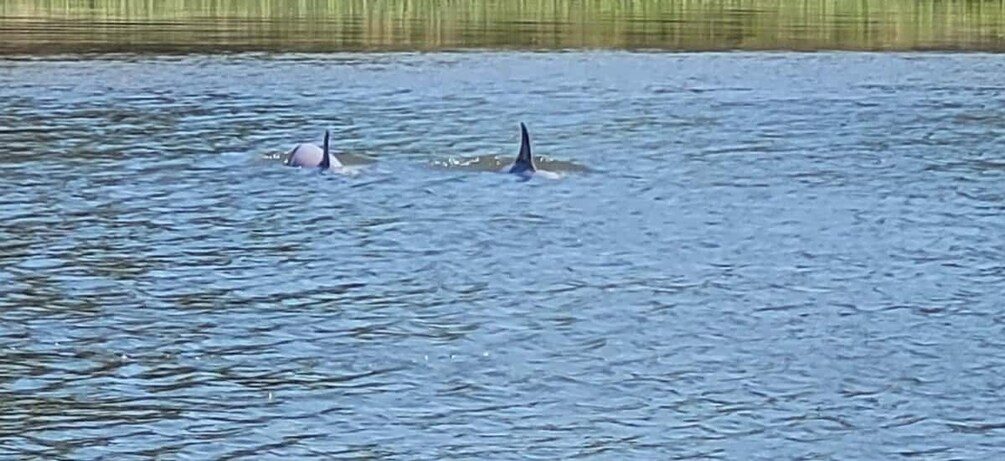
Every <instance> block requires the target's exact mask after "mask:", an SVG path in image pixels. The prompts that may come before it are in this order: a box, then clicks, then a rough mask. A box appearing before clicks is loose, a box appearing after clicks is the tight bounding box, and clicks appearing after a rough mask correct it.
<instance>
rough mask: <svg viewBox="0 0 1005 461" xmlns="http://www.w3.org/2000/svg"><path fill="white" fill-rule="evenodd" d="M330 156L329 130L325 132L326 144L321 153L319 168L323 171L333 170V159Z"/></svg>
mask: <svg viewBox="0 0 1005 461" xmlns="http://www.w3.org/2000/svg"><path fill="white" fill-rule="evenodd" d="M330 155H331V153H330V152H329V151H328V130H325V142H324V147H323V148H322V152H321V164H320V165H318V168H320V169H322V170H327V169H329V168H331V166H332V159H331V157H330Z"/></svg>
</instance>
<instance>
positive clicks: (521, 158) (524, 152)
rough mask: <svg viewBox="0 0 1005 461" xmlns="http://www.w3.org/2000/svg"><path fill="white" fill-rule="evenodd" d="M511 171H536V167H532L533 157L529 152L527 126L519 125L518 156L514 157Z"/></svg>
mask: <svg viewBox="0 0 1005 461" xmlns="http://www.w3.org/2000/svg"><path fill="white" fill-rule="evenodd" d="M513 170H515V171H527V170H530V171H536V170H537V167H536V166H535V165H534V155H533V154H531V152H530V135H529V134H527V126H526V125H524V124H523V122H521V123H520V154H518V155H517V156H516V162H514V163H513Z"/></svg>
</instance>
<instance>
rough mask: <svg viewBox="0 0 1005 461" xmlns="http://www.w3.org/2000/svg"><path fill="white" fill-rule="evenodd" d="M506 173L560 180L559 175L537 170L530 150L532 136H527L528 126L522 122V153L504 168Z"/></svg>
mask: <svg viewBox="0 0 1005 461" xmlns="http://www.w3.org/2000/svg"><path fill="white" fill-rule="evenodd" d="M503 172H504V173H510V174H515V175H519V176H523V177H524V178H528V179H529V178H530V177H531V176H534V175H538V176H542V177H545V178H549V179H558V177H559V176H558V173H555V172H552V171H545V170H541V169H538V168H537V164H536V163H535V162H534V154H533V153H531V150H530V135H529V134H527V126H526V125H524V124H523V122H520V153H519V154H517V156H516V160H515V161H514V162H513V163H511V164H509V165H506V166H505V167H504V168H503Z"/></svg>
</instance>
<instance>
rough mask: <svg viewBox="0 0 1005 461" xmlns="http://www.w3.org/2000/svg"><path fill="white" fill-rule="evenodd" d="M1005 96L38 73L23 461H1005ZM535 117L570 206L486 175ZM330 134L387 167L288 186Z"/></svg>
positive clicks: (715, 67) (380, 72)
mask: <svg viewBox="0 0 1005 461" xmlns="http://www.w3.org/2000/svg"><path fill="white" fill-rule="evenodd" d="M1003 75H1005V61H1003V60H1002V59H1001V58H1000V57H996V56H994V55H980V54H968V55H940V54H923V55H911V54H851V53H815V54H772V53H768V54H756V53H744V54H739V53H730V54H635V53H623V52H592V53H560V54H545V53H454V54H376V55H367V54H345V55H237V56H230V57H222V56H190V57H178V58H157V57H138V56H128V55H123V56H106V57H104V58H101V59H92V60H84V61H78V60H77V59H76V58H73V57H65V58H48V59H21V60H8V61H2V62H0V191H2V194H0V286H2V288H0V352H2V353H0V409H2V412H0V457H2V458H4V459H46V460H49V459H107V460H122V459H471V460H484V459H549V460H551V459H571V458H587V459H618V460H620V459H639V460H652V459H729V460H736V459H764V460H777V459H848V460H860V459H926V460H941V459H946V460H948V459H994V458H995V457H996V456H998V455H1000V454H1001V453H1002V450H1003V447H1005V395H1003V392H1005V391H1003V390H1002V389H1003V388H1005V314H1003V311H1002V307H1003V301H1002V300H1003V291H1005V288H1003V287H1005V237H1003V235H1005V189H1003V185H1005V80H1003V77H1002V76H1003ZM521 121H522V122H525V123H527V124H528V126H529V128H530V131H531V136H532V137H533V139H534V142H535V148H536V150H537V152H539V153H540V154H542V155H544V156H547V157H548V158H550V159H553V160H555V161H557V162H564V163H562V164H563V165H566V166H567V167H568V168H569V171H567V174H566V176H565V177H564V178H563V179H561V180H558V181H544V180H539V179H532V180H530V181H526V182H521V181H518V180H516V179H515V178H513V177H510V176H507V175H502V174H495V173H489V172H485V171H481V170H484V169H483V168H472V167H463V166H462V165H468V164H470V163H472V162H473V160H472V159H476V160H484V159H486V158H489V159H495V158H498V159H499V161H500V162H501V161H505V160H508V159H510V158H511V157H512V156H513V155H515V154H516V150H517V146H518V140H519V136H518V134H519V131H518V126H519V125H518V123H519V122H521ZM326 128H328V129H331V130H332V133H333V138H334V144H335V146H336V147H337V148H338V149H339V150H340V151H344V152H349V153H351V155H352V156H354V157H357V158H359V159H368V160H371V161H372V163H368V164H366V165H363V167H362V169H361V170H360V171H359V173H358V174H356V175H335V174H325V175H321V174H318V173H317V172H314V171H306V170H298V169H294V168H288V167H284V166H283V165H282V162H281V154H282V153H283V152H284V151H287V150H289V149H290V148H291V147H292V146H293V145H294V144H295V143H296V142H300V141H318V140H319V139H320V136H321V134H322V132H323V130H324V129H326ZM580 167H582V168H580Z"/></svg>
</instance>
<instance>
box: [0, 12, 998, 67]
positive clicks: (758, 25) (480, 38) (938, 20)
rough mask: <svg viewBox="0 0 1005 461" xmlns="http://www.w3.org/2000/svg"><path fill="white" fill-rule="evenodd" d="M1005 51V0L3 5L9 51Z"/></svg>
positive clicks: (1, 40) (2, 39)
mask: <svg viewBox="0 0 1005 461" xmlns="http://www.w3.org/2000/svg"><path fill="white" fill-rule="evenodd" d="M458 48H475V49H478V48H518V49H566V48H573V49H576V48H604V49H640V48H652V49H666V50H737V49H740V50H744V49H746V50H773V49H778V50H782V49H784V50H818V49H838V50H978V51H996V52H1001V51H1005V0H976V1H975V0H886V1H869V0H827V1H820V0H804V1H784V0H735V1H720V0H712V1H694V0H675V1H662V0H620V1H607V0H582V1H575V0H519V1H506V2H485V1H471V0H467V1H465V0H441V1H435V0H383V1H381V0H378V1H365V0H313V1H311V0H299V1H290V0H285V1H284V0H263V1H258V2H251V1H237V0H163V1H152V0H143V1H127V0H91V1H87V0H7V1H5V2H0V53H8V54H9V53H18V52H20V53H45V52H50V51H51V52H73V51H123V50H126V51H128V50H136V51H214V50H217V51H248V50H255V51H353V50H435V49H458Z"/></svg>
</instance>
